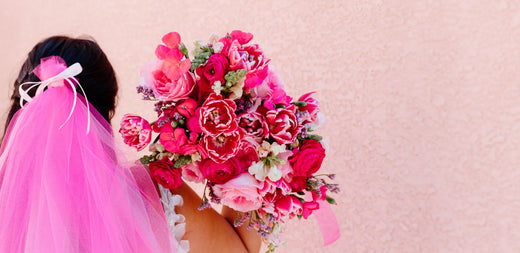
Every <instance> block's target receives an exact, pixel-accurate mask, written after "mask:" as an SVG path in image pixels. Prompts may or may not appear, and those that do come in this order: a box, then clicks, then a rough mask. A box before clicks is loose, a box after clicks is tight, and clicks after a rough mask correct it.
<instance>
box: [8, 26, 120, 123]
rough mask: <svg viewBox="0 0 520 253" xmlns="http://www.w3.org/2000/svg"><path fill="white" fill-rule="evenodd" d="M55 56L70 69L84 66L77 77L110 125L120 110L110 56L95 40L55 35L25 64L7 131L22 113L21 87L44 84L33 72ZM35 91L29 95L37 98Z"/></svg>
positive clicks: (37, 47) (17, 81)
mask: <svg viewBox="0 0 520 253" xmlns="http://www.w3.org/2000/svg"><path fill="white" fill-rule="evenodd" d="M53 55H55V56H59V57H61V58H63V60H65V62H66V63H67V66H70V65H72V64H74V63H76V62H79V63H80V64H81V66H82V67H83V71H82V72H81V73H80V74H79V75H77V76H76V78H77V79H78V81H79V82H80V83H81V86H82V87H83V88H84V90H85V93H86V96H87V97H88V100H89V102H90V104H92V106H93V107H94V108H96V110H97V111H98V112H99V113H100V114H101V116H103V118H105V119H106V120H107V121H108V122H110V120H111V119H112V117H113V116H114V111H115V107H116V98H117V91H118V85H117V79H116V74H115V72H114V69H113V68H112V65H111V64H110V62H109V61H108V58H107V56H106V55H105V53H104V52H103V50H101V48H100V47H99V45H98V44H97V43H96V42H95V41H94V40H93V39H87V38H81V39H80V38H77V39H76V38H70V37H66V36H53V37H50V38H47V39H44V40H43V41H41V42H39V43H38V44H36V45H35V46H34V47H33V49H32V50H31V51H30V52H29V54H28V56H27V59H26V60H25V62H24V63H23V65H22V68H21V69H20V73H19V74H18V78H17V79H16V81H15V82H14V87H13V88H14V91H13V94H12V95H11V107H10V109H9V114H8V116H7V120H6V124H5V128H6V129H7V127H8V126H9V123H10V122H11V119H12V118H13V116H14V115H15V113H16V112H17V111H18V110H20V94H19V93H18V87H19V86H20V84H22V83H25V82H37V81H40V80H39V79H38V77H37V76H36V75H35V74H34V73H33V69H34V68H35V67H36V66H38V65H39V64H40V59H42V58H45V57H48V56H53ZM35 90H36V89H33V90H31V92H29V94H30V95H31V96H34V92H35Z"/></svg>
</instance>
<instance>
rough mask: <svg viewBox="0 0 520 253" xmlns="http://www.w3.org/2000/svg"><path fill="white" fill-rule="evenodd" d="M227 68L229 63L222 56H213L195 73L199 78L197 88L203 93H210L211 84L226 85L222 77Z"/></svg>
mask: <svg viewBox="0 0 520 253" xmlns="http://www.w3.org/2000/svg"><path fill="white" fill-rule="evenodd" d="M228 68H229V61H228V59H227V57H226V56H225V55H223V54H213V55H211V56H210V57H209V59H208V61H207V62H206V64H204V65H201V66H199V67H198V68H197V69H196V70H195V71H196V73H197V75H198V76H199V77H200V79H199V81H198V85H199V88H200V89H201V90H202V91H205V92H211V91H213V89H212V88H211V86H213V83H215V82H216V81H219V82H220V83H221V84H222V85H224V84H225V83H226V80H225V79H224V76H225V75H226V73H227V71H228Z"/></svg>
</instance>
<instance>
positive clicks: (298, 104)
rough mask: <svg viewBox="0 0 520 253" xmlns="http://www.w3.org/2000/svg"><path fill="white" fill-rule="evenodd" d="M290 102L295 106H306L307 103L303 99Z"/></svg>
mask: <svg viewBox="0 0 520 253" xmlns="http://www.w3.org/2000/svg"><path fill="white" fill-rule="evenodd" d="M291 104H293V105H295V106H307V103H305V102H303V101H296V102H292V103H291Z"/></svg>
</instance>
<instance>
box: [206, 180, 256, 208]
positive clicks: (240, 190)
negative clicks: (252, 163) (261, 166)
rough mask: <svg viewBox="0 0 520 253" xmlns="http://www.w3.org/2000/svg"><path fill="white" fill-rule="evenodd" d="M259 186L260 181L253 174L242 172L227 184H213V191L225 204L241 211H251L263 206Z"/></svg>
mask: <svg viewBox="0 0 520 253" xmlns="http://www.w3.org/2000/svg"><path fill="white" fill-rule="evenodd" d="M259 188H260V183H259V182H258V181H257V180H256V179H255V178H254V177H253V176H251V175H249V174H248V173H242V174H240V175H239V176H238V177H236V178H233V179H231V180H229V181H228V182H227V183H225V184H222V185H219V184H217V185H215V186H213V192H214V193H215V195H216V196H217V197H219V198H220V199H221V200H222V204H223V205H226V206H229V207H231V208H233V209H235V210H237V211H239V212H249V211H253V210H257V209H259V208H260V207H261V206H262V196H260V194H259V193H258V189H259Z"/></svg>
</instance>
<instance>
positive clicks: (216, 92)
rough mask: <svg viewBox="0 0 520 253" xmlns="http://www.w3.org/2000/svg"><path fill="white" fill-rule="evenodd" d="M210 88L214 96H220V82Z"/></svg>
mask: <svg viewBox="0 0 520 253" xmlns="http://www.w3.org/2000/svg"><path fill="white" fill-rule="evenodd" d="M211 88H212V89H213V91H215V94H217V95H220V92H221V91H222V83H221V82H220V81H215V82H214V83H213V86H211Z"/></svg>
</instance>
